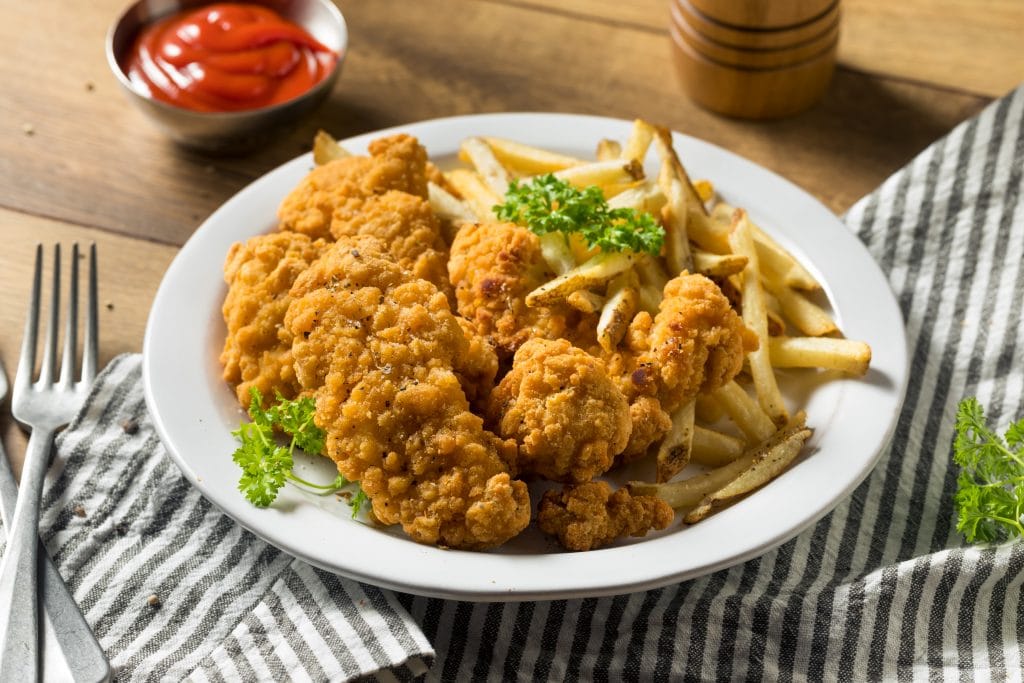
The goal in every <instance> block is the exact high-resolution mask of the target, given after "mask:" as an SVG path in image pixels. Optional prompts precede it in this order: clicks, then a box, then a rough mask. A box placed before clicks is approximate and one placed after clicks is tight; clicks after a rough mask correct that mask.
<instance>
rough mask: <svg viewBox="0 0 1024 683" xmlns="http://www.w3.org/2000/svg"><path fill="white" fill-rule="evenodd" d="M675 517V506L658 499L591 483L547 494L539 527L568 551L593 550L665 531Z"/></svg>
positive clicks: (539, 511)
mask: <svg viewBox="0 0 1024 683" xmlns="http://www.w3.org/2000/svg"><path fill="white" fill-rule="evenodd" d="M674 517H675V511H674V510H673V509H672V507H671V506H670V505H669V504H668V503H666V502H665V501H663V500H661V499H660V498H658V497H656V496H632V495H630V493H629V491H627V490H626V489H624V488H622V489H619V490H617V491H615V492H614V493H613V492H612V490H611V487H610V486H608V484H606V483H605V482H603V481H592V482H588V483H586V484H576V485H568V486H565V487H564V488H563V489H562V490H561V491H547V492H546V493H545V494H544V497H543V498H542V499H541V502H540V507H539V508H538V511H537V524H538V525H539V526H540V530H541V531H543V532H544V533H546V534H551V535H552V536H556V537H557V538H558V542H559V543H561V544H562V546H563V547H565V548H567V549H568V550H594V549H596V548H601V547H603V546H606V545H608V544H609V543H611V542H612V541H615V540H616V539H619V538H622V537H624V536H644V535H646V534H647V532H648V531H650V530H652V529H664V528H666V527H667V526H668V525H669V524H671V522H672V519H673V518H674Z"/></svg>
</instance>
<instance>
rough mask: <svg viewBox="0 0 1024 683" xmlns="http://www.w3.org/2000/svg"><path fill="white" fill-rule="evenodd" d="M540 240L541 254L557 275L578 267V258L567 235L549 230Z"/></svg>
mask: <svg viewBox="0 0 1024 683" xmlns="http://www.w3.org/2000/svg"><path fill="white" fill-rule="evenodd" d="M539 240H540V254H541V256H543V257H544V260H545V261H546V262H547V264H548V266H550V267H551V270H553V271H555V275H565V274H566V273H568V272H569V271H570V270H572V269H573V268H575V267H576V259H575V258H573V255H572V250H571V249H569V243H568V242H567V241H566V240H565V235H563V234H562V233H560V232H549V233H546V234H544V235H541V236H540V238H539Z"/></svg>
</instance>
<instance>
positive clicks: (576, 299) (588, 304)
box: [565, 289, 605, 314]
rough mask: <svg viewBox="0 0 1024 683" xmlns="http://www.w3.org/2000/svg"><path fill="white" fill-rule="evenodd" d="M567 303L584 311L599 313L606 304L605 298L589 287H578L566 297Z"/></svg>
mask: <svg viewBox="0 0 1024 683" xmlns="http://www.w3.org/2000/svg"><path fill="white" fill-rule="evenodd" d="M565 303H567V304H569V305H570V306H572V307H573V308H575V309H576V310H577V311H582V312H583V313H588V314H589V313H597V312H598V311H600V310H601V309H602V308H603V307H604V304H605V298H604V297H603V296H601V295H600V294H598V293H596V292H591V291H590V290H588V289H578V290H576V291H575V292H573V293H572V294H570V295H569V296H567V297H565Z"/></svg>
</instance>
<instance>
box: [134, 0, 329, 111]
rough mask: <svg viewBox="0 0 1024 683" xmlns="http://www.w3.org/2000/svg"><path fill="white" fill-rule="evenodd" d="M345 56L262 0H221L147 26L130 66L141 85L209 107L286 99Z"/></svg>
mask: <svg viewBox="0 0 1024 683" xmlns="http://www.w3.org/2000/svg"><path fill="white" fill-rule="evenodd" d="M337 60H338V55H337V54H336V53H335V52H334V51H332V50H331V49H329V48H328V47H326V46H324V45H323V44H321V43H320V42H318V41H317V40H316V39H315V38H313V36H311V35H310V34H309V33H307V32H306V31H305V30H304V29H303V28H302V27H300V26H299V25H297V24H294V23H292V22H290V21H288V20H286V19H285V18H284V17H282V16H281V15H280V14H278V13H277V12H275V11H273V10H271V9H269V8H266V7H261V6H259V5H245V4H238V3H220V4H216V5H208V6H205V7H201V8H199V9H194V10H188V11H185V12H182V13H180V14H175V15H173V16H170V17H167V18H165V19H161V20H160V21H157V22H156V23H154V24H151V25H149V26H147V27H146V28H145V29H143V30H142V32H141V33H140V34H139V36H138V38H136V40H135V44H134V46H133V47H132V51H131V54H130V57H129V59H128V64H127V68H126V69H125V72H126V73H127V74H128V78H129V80H130V81H131V82H132V84H133V85H134V86H135V87H136V88H137V89H139V90H140V91H142V92H144V93H146V94H148V95H150V96H151V97H153V98H155V99H158V100H161V101H163V102H167V103H169V104H173V105H177V106H179V107H184V108H186V109H193V110H195V111H206V112H230V111H239V110H244V109H258V108H260V107H266V106H269V105H272V104H278V103H280V102H287V101H288V100H290V99H293V98H295V97H298V96H299V95H301V94H302V93H304V92H306V91H307V90H309V89H310V88H312V87H313V86H315V85H316V84H317V83H319V82H320V81H321V80H323V79H324V77H326V76H327V74H328V73H330V71H331V69H332V68H334V65H335V63H336V62H337Z"/></svg>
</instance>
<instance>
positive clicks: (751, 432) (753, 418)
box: [711, 380, 775, 443]
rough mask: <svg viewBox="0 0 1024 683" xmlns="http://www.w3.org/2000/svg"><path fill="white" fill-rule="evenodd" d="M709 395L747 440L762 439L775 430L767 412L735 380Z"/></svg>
mask: <svg viewBox="0 0 1024 683" xmlns="http://www.w3.org/2000/svg"><path fill="white" fill-rule="evenodd" d="M711 395H712V396H714V398H715V400H716V401H718V404H719V405H720V406H721V407H722V410H724V411H725V412H726V414H727V415H728V416H729V418H730V419H731V420H732V421H733V422H734V423H736V426H737V427H739V428H740V431H741V432H743V434H744V435H745V436H746V437H747V440H748V441H749V442H751V443H757V442H759V441H764V440H765V439H767V438H768V437H769V436H771V435H772V433H773V432H774V431H775V424H774V423H773V422H772V420H771V418H770V417H768V414H767V413H765V412H764V410H762V409H761V406H760V405H758V403H757V401H754V400H753V399H752V398H750V396H749V395H748V394H747V392H746V391H744V390H743V387H741V386H740V385H739V384H737V383H736V381H735V380H733V381H732V382H729V383H727V384H726V385H725V386H722V387H719V388H718V389H716V390H715V391H713V392H712V394H711Z"/></svg>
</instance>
